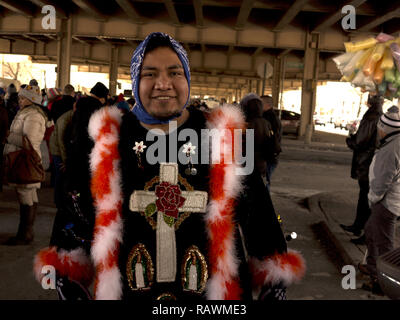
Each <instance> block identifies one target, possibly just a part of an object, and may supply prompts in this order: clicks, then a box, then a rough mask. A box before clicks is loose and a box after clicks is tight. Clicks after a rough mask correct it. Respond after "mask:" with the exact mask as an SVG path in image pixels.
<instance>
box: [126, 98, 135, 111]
mask: <svg viewBox="0 0 400 320" xmlns="http://www.w3.org/2000/svg"><path fill="white" fill-rule="evenodd" d="M127 102H128V103H129V106H130V108H131V111H132V109H133V107H134V106H135V102H136V101H135V98H129V99H128V101H127Z"/></svg>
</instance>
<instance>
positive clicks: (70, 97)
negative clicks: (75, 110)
mask: <svg viewBox="0 0 400 320" xmlns="http://www.w3.org/2000/svg"><path fill="white" fill-rule="evenodd" d="M74 103H75V90H74V87H73V86H71V85H70V84H67V85H66V86H65V88H64V90H63V95H62V96H61V97H60V98H59V99H57V100H55V101H54V102H53V104H52V106H51V111H50V114H51V118H52V119H53V121H54V123H56V122H57V120H58V118H59V117H61V116H62V115H63V114H64V113H65V112H67V111H69V110H72V107H73V105H74Z"/></svg>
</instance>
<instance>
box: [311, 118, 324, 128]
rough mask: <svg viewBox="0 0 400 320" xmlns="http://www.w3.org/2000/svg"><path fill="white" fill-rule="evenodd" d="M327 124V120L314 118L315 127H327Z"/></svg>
mask: <svg viewBox="0 0 400 320" xmlns="http://www.w3.org/2000/svg"><path fill="white" fill-rule="evenodd" d="M325 124H326V120H324V119H323V118H322V117H314V125H318V126H324V127H325Z"/></svg>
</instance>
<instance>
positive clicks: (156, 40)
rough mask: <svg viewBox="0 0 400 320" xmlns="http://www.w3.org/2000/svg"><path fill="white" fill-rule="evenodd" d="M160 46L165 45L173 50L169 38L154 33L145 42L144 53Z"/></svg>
mask: <svg viewBox="0 0 400 320" xmlns="http://www.w3.org/2000/svg"><path fill="white" fill-rule="evenodd" d="M160 47H167V48H171V49H172V50H173V51H174V52H175V49H174V47H173V46H172V44H171V41H170V40H169V38H167V37H164V36H162V35H155V36H154V37H152V38H151V39H150V40H149V42H148V43H147V46H146V50H145V52H144V54H147V53H149V52H151V51H153V50H155V49H157V48H160Z"/></svg>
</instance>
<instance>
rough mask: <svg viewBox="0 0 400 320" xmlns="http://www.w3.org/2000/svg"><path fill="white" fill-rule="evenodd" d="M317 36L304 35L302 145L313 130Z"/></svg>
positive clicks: (317, 57)
mask: <svg viewBox="0 0 400 320" xmlns="http://www.w3.org/2000/svg"><path fill="white" fill-rule="evenodd" d="M318 44H319V34H309V33H307V35H306V43H305V52H304V73H303V82H302V90H301V118H300V132H299V136H300V137H301V136H303V135H304V143H306V144H309V143H311V138H312V133H313V130H314V120H313V115H314V110H315V101H316V93H317V81H318V61H319V50H318Z"/></svg>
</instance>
